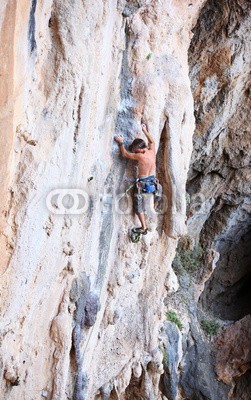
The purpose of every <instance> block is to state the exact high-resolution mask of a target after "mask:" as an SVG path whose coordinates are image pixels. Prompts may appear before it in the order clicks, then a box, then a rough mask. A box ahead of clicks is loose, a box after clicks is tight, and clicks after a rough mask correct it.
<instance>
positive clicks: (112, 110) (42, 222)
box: [1, 0, 203, 400]
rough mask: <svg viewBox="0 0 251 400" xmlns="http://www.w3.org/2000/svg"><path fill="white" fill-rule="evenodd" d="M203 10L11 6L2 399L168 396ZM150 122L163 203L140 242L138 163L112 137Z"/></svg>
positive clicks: (151, 5) (5, 30) (184, 5)
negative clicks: (169, 306)
mask: <svg viewBox="0 0 251 400" xmlns="http://www.w3.org/2000/svg"><path fill="white" fill-rule="evenodd" d="M193 3H194V4H193ZM202 3H203V2H202V1H198V2H188V1H182V2H180V1H173V2H167V4H166V2H161V1H140V2H136V1H127V2H126V1H114V0H106V1H95V2H82V1H80V0H77V1H74V2H72V1H62V0H54V1H52V0H51V1H50V0H44V1H42V0H41V1H37V0H33V1H32V2H26V1H18V2H16V1H8V2H7V1H6V2H2V5H1V8H2V10H1V11H2V12H1V18H2V20H1V23H2V29H1V44H2V47H1V48H2V50H1V51H2V53H3V54H2V55H3V57H2V59H3V60H4V63H3V65H2V74H3V76H4V79H3V81H2V83H3V85H2V88H1V94H2V96H1V101H2V102H3V104H2V107H3V110H4V112H3V119H2V122H1V128H2V130H3V133H4V135H3V136H2V139H1V140H3V143H4V151H3V152H2V153H3V154H2V158H1V168H2V170H1V171H2V172H1V174H2V189H3V193H4V197H3V203H2V213H1V253H5V254H6V257H5V258H3V259H2V260H1V271H2V276H1V284H2V292H1V311H2V318H1V397H3V398H6V399H7V398H8V399H17V398H20V399H21V398H22V399H27V400H30V399H39V398H48V399H67V398H75V399H88V400H90V399H94V398H95V399H98V398H103V399H108V398H118V397H119V398H137V396H141V397H143V398H145V399H148V398H149V399H153V398H156V399H157V398H159V396H161V394H160V392H159V387H158V382H159V378H160V374H161V373H162V372H163V367H162V357H163V355H162V352H161V350H160V342H159V339H158V331H159V328H160V325H161V321H162V320H163V317H164V304H163V298H164V294H165V286H164V283H165V282H166V285H168V287H169V290H174V289H175V288H176V286H177V282H176V279H175V276H174V274H173V273H172V270H171V262H172V259H173V257H174V253H175V247H176V241H177V237H178V236H179V235H181V234H184V233H185V231H186V229H185V211H186V205H185V183H186V177H187V172H188V167H189V160H190V155H191V151H192V134H193V131H194V115H193V99H192V94H191V90H190V81H189V78H188V62H187V51H188V47H189V44H190V37H191V32H190V30H191V28H192V26H193V23H194V22H195V20H196V18H197V15H198V12H199V9H200V6H201V5H202ZM141 121H144V122H145V123H146V124H147V125H148V128H149V130H150V131H151V133H152V134H153V136H154V138H155V140H156V143H157V147H158V149H159V151H158V168H159V174H160V177H161V180H162V182H163V186H164V194H165V196H166V198H167V199H168V202H169V203H168V211H167V212H165V213H164V214H160V215H159V216H158V215H157V216H155V217H153V218H152V220H150V221H149V228H150V232H149V235H147V237H146V238H144V239H143V240H142V241H141V242H140V243H139V244H133V243H130V242H129V239H128V228H129V227H130V226H131V225H132V224H133V219H132V218H133V215H132V212H131V211H130V208H129V207H128V204H127V203H128V202H129V205H130V201H129V200H130V198H128V199H127V202H126V201H125V199H122V200H121V202H119V198H120V197H119V195H120V194H121V193H123V192H124V190H125V189H126V188H127V187H128V186H129V185H130V183H131V181H130V179H131V177H132V173H133V169H132V166H131V165H130V164H129V163H127V162H125V161H124V160H122V159H121V157H120V154H119V150H118V147H117V145H116V144H115V143H114V140H113V137H114V133H122V134H123V135H124V136H125V140H126V142H127V143H129V142H130V140H131V139H132V138H133V137H134V135H135V133H136V131H137V130H139V128H140V124H141ZM69 191H70V197H69V195H68V197H67V196H65V198H64V195H67V193H69ZM72 203H73V204H72ZM124 208H126V209H128V211H127V212H125V210H124ZM135 222H136V221H135ZM139 385H140V388H139V387H138V386H139ZM137 393H140V394H139V395H137Z"/></svg>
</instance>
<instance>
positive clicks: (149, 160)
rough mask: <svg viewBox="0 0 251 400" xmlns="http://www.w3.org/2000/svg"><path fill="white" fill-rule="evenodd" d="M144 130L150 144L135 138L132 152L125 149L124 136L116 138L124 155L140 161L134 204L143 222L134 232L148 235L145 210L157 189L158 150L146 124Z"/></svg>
mask: <svg viewBox="0 0 251 400" xmlns="http://www.w3.org/2000/svg"><path fill="white" fill-rule="evenodd" d="M142 130H143V132H144V134H145V135H146V138H147V140H148V146H147V144H146V143H145V141H144V140H143V139H134V141H133V142H132V144H131V145H130V147H129V149H130V150H131V153H130V152H128V151H127V150H126V149H125V146H124V138H123V136H120V135H118V136H116V137H115V140H116V142H118V144H119V146H120V150H121V153H122V155H123V157H126V158H130V159H131V160H135V161H137V162H138V181H137V183H136V188H135V192H134V201H133V206H134V210H135V212H136V214H137V215H138V217H139V220H140V222H141V227H140V228H134V229H133V232H135V233H141V234H143V235H146V234H147V227H146V222H145V215H144V212H145V211H146V210H145V209H146V203H147V202H148V203H149V200H150V197H151V193H155V190H156V186H155V171H156V151H155V143H154V140H153V138H152V136H151V135H150V133H149V132H148V131H147V129H146V125H144V124H143V125H142ZM159 187H161V185H159Z"/></svg>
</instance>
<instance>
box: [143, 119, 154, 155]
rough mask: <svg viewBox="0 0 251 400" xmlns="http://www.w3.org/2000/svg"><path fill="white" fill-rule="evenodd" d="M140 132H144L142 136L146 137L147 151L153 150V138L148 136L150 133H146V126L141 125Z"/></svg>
mask: <svg viewBox="0 0 251 400" xmlns="http://www.w3.org/2000/svg"><path fill="white" fill-rule="evenodd" d="M142 131H143V132H144V134H145V135H146V137H147V140H148V143H149V149H153V148H154V146H155V142H154V139H153V137H152V136H151V135H150V133H149V132H148V130H147V129H146V125H145V124H142Z"/></svg>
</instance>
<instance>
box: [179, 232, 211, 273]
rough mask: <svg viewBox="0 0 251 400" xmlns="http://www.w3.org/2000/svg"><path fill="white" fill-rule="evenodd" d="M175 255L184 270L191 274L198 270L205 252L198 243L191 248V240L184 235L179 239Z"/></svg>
mask: <svg viewBox="0 0 251 400" xmlns="http://www.w3.org/2000/svg"><path fill="white" fill-rule="evenodd" d="M177 254H178V256H179V259H180V262H181V264H182V266H183V267H184V269H185V270H186V271H187V272H189V273H191V274H192V273H194V272H196V271H198V270H199V269H200V267H201V264H202V263H203V259H204V255H205V250H204V249H203V247H202V246H201V245H200V243H196V244H195V245H194V246H193V242H192V238H190V236H188V235H186V236H183V237H181V238H180V241H179V244H178V248H177Z"/></svg>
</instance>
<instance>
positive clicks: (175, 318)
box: [166, 311, 182, 331]
mask: <svg viewBox="0 0 251 400" xmlns="http://www.w3.org/2000/svg"><path fill="white" fill-rule="evenodd" d="M166 316H167V319H168V320H169V321H171V322H173V323H174V324H176V325H177V327H178V328H179V330H180V331H181V330H182V323H181V321H180V319H179V317H178V315H177V314H176V312H175V311H167V313H166Z"/></svg>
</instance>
